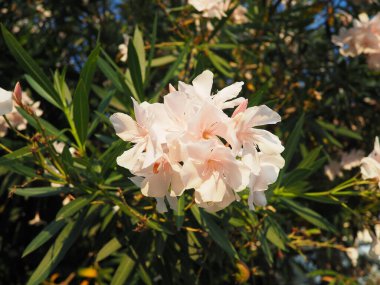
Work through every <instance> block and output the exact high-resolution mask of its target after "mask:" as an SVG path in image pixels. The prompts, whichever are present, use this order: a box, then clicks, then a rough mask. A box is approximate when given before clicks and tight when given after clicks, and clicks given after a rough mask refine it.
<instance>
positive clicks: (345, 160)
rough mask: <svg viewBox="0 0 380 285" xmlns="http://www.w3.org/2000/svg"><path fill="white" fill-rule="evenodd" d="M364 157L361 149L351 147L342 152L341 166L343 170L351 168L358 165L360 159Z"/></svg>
mask: <svg viewBox="0 0 380 285" xmlns="http://www.w3.org/2000/svg"><path fill="white" fill-rule="evenodd" d="M363 157H364V152H363V151H362V150H356V149H353V150H351V151H350V152H348V153H347V152H344V153H342V159H341V162H340V164H341V166H342V168H343V169H344V170H351V169H352V168H355V167H358V166H360V161H361V160H362V158H363Z"/></svg>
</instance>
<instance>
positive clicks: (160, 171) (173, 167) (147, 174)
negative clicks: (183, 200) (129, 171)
mask: <svg viewBox="0 0 380 285" xmlns="http://www.w3.org/2000/svg"><path fill="white" fill-rule="evenodd" d="M180 171H181V166H180V164H179V163H175V162H172V161H170V159H169V156H168V155H166V154H163V155H162V156H161V157H160V158H159V159H157V160H156V161H155V162H154V163H153V164H151V165H149V166H148V167H147V168H143V169H141V170H139V171H136V172H135V173H134V174H135V175H137V176H138V177H144V179H143V180H142V181H141V184H140V187H141V193H142V194H143V195H145V196H148V197H165V196H166V195H167V194H169V192H168V190H169V187H170V188H171V192H172V196H180V195H182V193H183V191H184V190H185V188H184V185H183V183H182V180H181V177H180Z"/></svg>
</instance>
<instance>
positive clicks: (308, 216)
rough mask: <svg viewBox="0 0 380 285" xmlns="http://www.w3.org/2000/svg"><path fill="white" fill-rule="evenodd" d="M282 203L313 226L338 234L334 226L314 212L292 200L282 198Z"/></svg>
mask: <svg viewBox="0 0 380 285" xmlns="http://www.w3.org/2000/svg"><path fill="white" fill-rule="evenodd" d="M280 201H281V202H282V203H283V204H284V205H285V206H287V207H288V208H289V209H290V210H291V211H293V212H294V213H296V214H297V215H299V216H300V217H302V218H304V219H305V220H306V221H308V222H310V223H312V224H313V225H315V226H317V227H319V228H321V229H324V230H326V231H330V232H333V233H336V229H335V228H334V226H333V225H332V224H330V222H329V221H327V220H326V219H325V218H323V217H322V216H321V215H320V214H318V213H317V212H315V211H314V210H312V209H309V208H306V207H303V206H301V205H300V204H298V203H296V202H294V201H293V200H290V199H286V198H280Z"/></svg>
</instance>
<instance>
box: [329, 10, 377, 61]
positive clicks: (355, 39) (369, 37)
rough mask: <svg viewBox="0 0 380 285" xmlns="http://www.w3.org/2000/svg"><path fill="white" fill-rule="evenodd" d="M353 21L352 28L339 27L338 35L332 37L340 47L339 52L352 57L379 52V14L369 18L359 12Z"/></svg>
mask: <svg viewBox="0 0 380 285" xmlns="http://www.w3.org/2000/svg"><path fill="white" fill-rule="evenodd" d="M353 22H354V26H353V27H352V28H350V29H348V30H347V29H346V28H341V29H340V31H339V35H338V36H334V37H333V38H332V42H333V43H334V44H336V45H337V46H339V47H340V53H341V54H342V55H344V56H352V57H354V56H358V55H360V54H366V55H370V54H378V53H380V14H377V15H376V16H375V17H373V18H372V19H369V17H368V15H367V14H365V13H361V14H360V15H359V18H358V19H355V20H354V21H353Z"/></svg>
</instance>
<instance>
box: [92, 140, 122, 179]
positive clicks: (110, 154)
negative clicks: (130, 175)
mask: <svg viewBox="0 0 380 285" xmlns="http://www.w3.org/2000/svg"><path fill="white" fill-rule="evenodd" d="M127 149H128V148H127V143H126V142H124V141H122V140H117V141H115V142H113V143H112V145H111V146H110V147H109V148H108V149H107V150H106V151H105V152H104V153H103V154H102V155H101V156H100V157H99V159H100V160H101V161H102V176H103V177H106V176H105V174H106V173H107V171H108V170H109V169H111V168H113V167H114V166H116V158H117V157H118V156H120V155H121V154H122V153H123V152H124V151H126V150H127Z"/></svg>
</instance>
